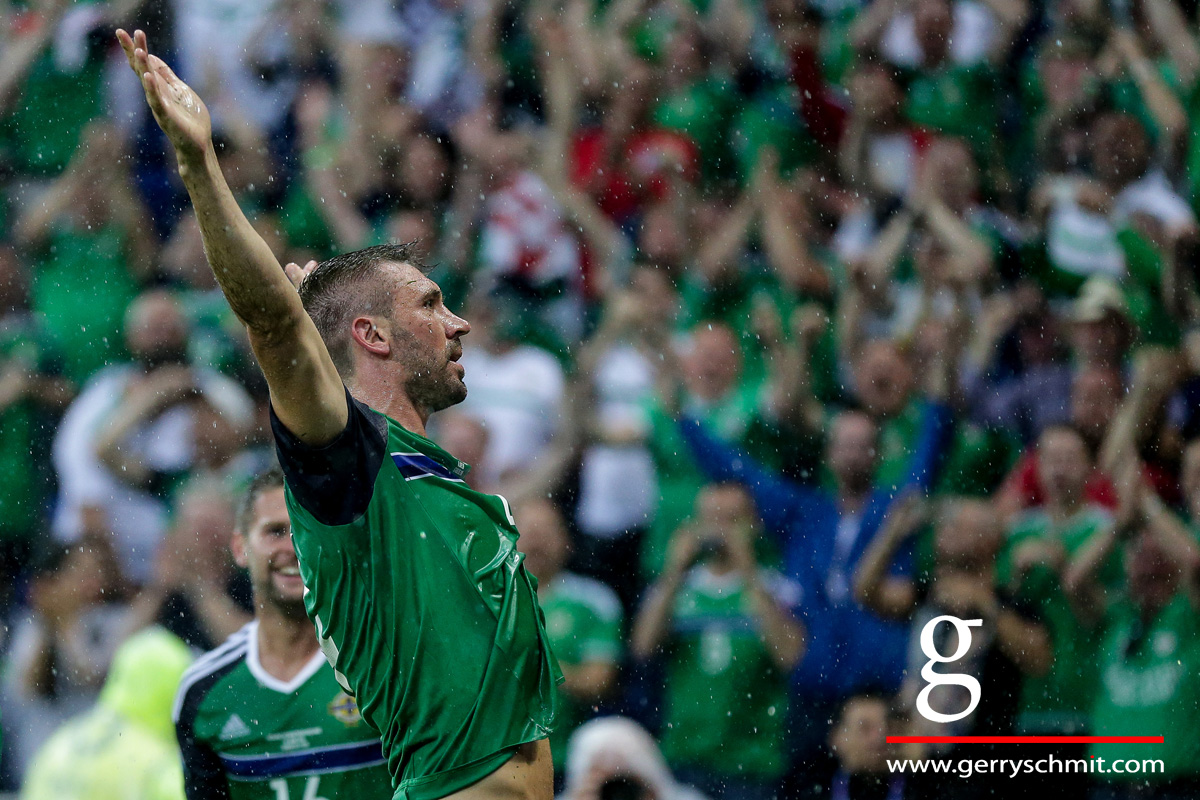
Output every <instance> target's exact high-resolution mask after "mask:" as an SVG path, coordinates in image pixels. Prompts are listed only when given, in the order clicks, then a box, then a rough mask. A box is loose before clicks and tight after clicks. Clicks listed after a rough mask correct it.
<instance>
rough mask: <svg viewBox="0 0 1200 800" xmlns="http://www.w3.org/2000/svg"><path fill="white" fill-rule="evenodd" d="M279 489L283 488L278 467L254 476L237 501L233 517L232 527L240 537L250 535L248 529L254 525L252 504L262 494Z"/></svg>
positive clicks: (281, 473) (281, 476)
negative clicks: (233, 526)
mask: <svg viewBox="0 0 1200 800" xmlns="http://www.w3.org/2000/svg"><path fill="white" fill-rule="evenodd" d="M281 488H283V471H282V470H280V469H279V467H270V468H269V469H266V470H264V471H262V472H260V473H258V474H257V475H255V476H254V478H253V480H251V481H250V485H249V486H247V487H246V491H245V492H243V493H242V496H241V498H240V499H239V500H238V505H237V512H236V516H235V517H234V525H235V526H236V528H237V532H238V533H240V534H241V535H242V536H248V535H249V534H250V527H251V526H252V525H253V524H254V504H255V502H257V501H258V498H259V497H261V496H262V494H263V492H266V491H269V490H271V489H281Z"/></svg>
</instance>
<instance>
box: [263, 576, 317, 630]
mask: <svg viewBox="0 0 1200 800" xmlns="http://www.w3.org/2000/svg"><path fill="white" fill-rule="evenodd" d="M257 588H258V592H259V597H263V598H265V599H266V601H267V602H268V603H270V604H271V605H272V606H274V607H275V609H276V610H277V611H278V612H279V613H280V615H281V616H283V617H284V618H285V619H290V620H296V621H299V620H302V619H307V618H308V611H307V610H306V609H305V608H304V598H303V597H289V596H287V595H284V594H282V593H281V592H279V590H277V589H276V588H275V582H274V581H272V580H269V579H268V581H267V585H266V586H262V587H257Z"/></svg>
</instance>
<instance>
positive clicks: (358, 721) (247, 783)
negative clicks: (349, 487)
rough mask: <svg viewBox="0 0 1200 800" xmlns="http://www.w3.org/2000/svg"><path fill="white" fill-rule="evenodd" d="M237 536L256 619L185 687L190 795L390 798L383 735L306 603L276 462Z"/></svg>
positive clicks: (267, 799) (254, 799) (182, 717)
mask: <svg viewBox="0 0 1200 800" xmlns="http://www.w3.org/2000/svg"><path fill="white" fill-rule="evenodd" d="M232 544H233V555H234V559H235V560H236V561H237V563H238V564H239V565H240V566H242V567H246V568H247V569H248V570H249V571H250V582H251V585H252V587H253V591H254V620H253V621H252V622H250V623H249V624H247V625H246V626H245V627H243V628H242V629H241V630H240V631H238V632H237V633H235V634H233V635H232V636H230V637H229V638H228V639H227V640H226V641H225V643H224V644H223V645H221V646H220V647H218V648H217V649H215V650H213V651H212V652H210V653H208V654H207V655H205V656H203V657H202V658H201V659H200V660H199V661H197V662H196V663H195V664H194V665H193V666H192V668H191V669H189V670H188V671H187V673H186V674H185V675H184V677H183V682H182V684H181V685H180V689H179V696H178V698H177V700H176V702H175V729H176V733H177V735H178V737H179V746H180V749H181V750H182V753H183V772H184V789H185V791H186V793H187V797H188V800H201V798H203V800H219V799H220V798H230V800H242V799H243V798H244V800H312V798H317V797H325V798H335V797H338V798H340V797H353V798H364V800H376V799H379V798H386V797H388V796H389V795H390V794H391V777H390V776H389V775H388V771H387V767H386V766H385V759H384V757H383V749H382V747H381V745H380V743H379V739H378V737H377V736H376V735H375V733H374V732H373V731H372V730H371V729H370V728H369V727H367V725H366V724H365V723H364V722H363V721H362V716H361V715H360V714H359V711H358V706H357V705H356V704H355V702H354V699H353V698H351V697H349V696H348V695H347V694H346V693H345V692H344V691H342V687H341V686H339V685H338V682H337V680H336V679H335V678H334V676H333V668H332V667H330V666H329V663H328V662H327V661H326V660H325V657H324V655H322V654H321V650H320V648H319V647H318V645H317V637H316V635H315V634H314V633H313V627H312V623H311V622H309V621H308V616H307V614H306V613H305V611H304V585H303V584H302V583H301V582H300V570H299V567H298V565H297V563H296V554H295V551H294V550H293V548H292V536H291V524H290V522H289V521H288V515H287V507H286V505H285V503H284V499H283V474H282V473H281V472H279V471H278V470H270V471H268V472H264V473H263V474H261V475H259V476H258V477H257V478H255V479H254V481H253V482H252V483H251V484H250V487H249V489H247V491H246V494H245V495H244V496H243V498H242V500H241V503H240V505H239V507H238V514H237V529H236V531H235V533H234V536H233V542H232Z"/></svg>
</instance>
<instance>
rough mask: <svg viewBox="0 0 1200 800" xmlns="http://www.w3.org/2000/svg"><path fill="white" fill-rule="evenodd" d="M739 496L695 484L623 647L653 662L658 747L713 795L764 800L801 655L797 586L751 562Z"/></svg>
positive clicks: (747, 502)
mask: <svg viewBox="0 0 1200 800" xmlns="http://www.w3.org/2000/svg"><path fill="white" fill-rule="evenodd" d="M758 527H759V522H758V519H757V516H756V512H755V510H754V507H753V503H752V501H751V499H750V496H749V494H748V493H747V491H746V489H744V488H742V487H741V486H738V485H734V484H715V485H711V486H708V487H706V488H705V489H704V490H703V491H702V492H701V493H700V495H699V497H698V498H697V500H696V515H695V519H694V520H693V522H692V523H691V524H690V525H687V526H685V527H682V528H680V529H679V530H678V531H677V532H676V534H675V536H674V538H673V539H672V541H671V548H670V553H669V555H668V558H667V566H666V568H665V570H664V571H663V574H662V577H661V578H659V580H658V581H657V582H656V583H655V584H654V586H653V587H652V588H651V589H650V590H649V592H648V594H647V597H646V600H645V601H644V603H643V604H642V607H641V609H640V611H639V612H638V615H637V619H636V621H635V623H634V629H633V637H632V645H631V647H632V651H633V655H634V657H635V658H637V659H639V660H643V661H644V660H647V659H649V658H650V657H652V656H654V655H656V654H658V653H660V652H661V653H663V654H664V655H665V661H666V670H667V680H666V687H665V707H666V708H665V722H666V729H665V735H664V738H663V750H664V752H665V754H666V756H667V760H668V762H670V764H671V765H672V767H673V768H674V769H675V770H676V771H677V772H679V773H680V774H681V775H682V776H683V777H684V779H685V780H687V781H688V782H690V783H692V784H693V785H695V786H697V787H699V788H701V789H702V790H704V791H705V792H706V793H708V794H710V795H711V796H712V797H714V798H717V800H734V798H738V799H739V800H741V799H745V800H765V799H766V798H772V797H774V796H775V795H776V788H777V787H776V784H777V782H778V781H779V779H780V778H781V777H782V776H783V773H784V770H785V769H786V767H787V763H786V759H785V754H784V727H783V720H784V718H785V717H786V712H787V684H788V675H789V673H790V672H791V670H792V668H794V667H795V666H796V664H797V663H799V660H800V657H801V654H802V653H803V650H804V632H803V628H802V627H801V625H800V623H799V622H798V621H797V619H796V618H795V616H794V615H793V613H792V610H791V609H793V608H795V607H796V606H797V605H798V603H799V600H800V597H799V595H800V589H799V587H798V586H797V585H796V584H794V583H792V582H791V581H789V580H787V579H785V578H784V577H783V576H781V575H779V574H778V573H775V572H773V571H770V570H767V569H764V568H763V567H762V566H760V564H759V562H758V559H757V557H756V556H755V553H754V542H755V538H756V536H757V531H758Z"/></svg>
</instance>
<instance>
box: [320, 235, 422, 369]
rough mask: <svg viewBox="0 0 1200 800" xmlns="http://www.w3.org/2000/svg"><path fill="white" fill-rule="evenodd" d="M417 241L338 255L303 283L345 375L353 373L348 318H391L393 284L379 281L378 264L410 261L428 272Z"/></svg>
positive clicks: (332, 354)
mask: <svg viewBox="0 0 1200 800" xmlns="http://www.w3.org/2000/svg"><path fill="white" fill-rule="evenodd" d="M416 244H417V243H416V242H408V243H405V244H380V245H375V246H374V247H368V248H365V249H363V250H355V251H353V252H350V253H343V254H341V255H340V256H334V257H333V258H331V259H328V260H326V261H322V262H321V263H320V264H318V265H317V266H316V268H315V269H314V270H313V271H312V272H310V273H309V274H308V277H306V278H305V279H304V281H303V282H302V283H301V284H300V302H302V303H303V304H304V310H305V311H307V312H308V316H309V317H311V318H312V321H313V323H314V324H315V325H316V326H317V332H318V333H320V334H321V339H322V341H324V342H325V348H326V349H327V350H328V351H329V357H330V358H332V359H333V365H334V366H335V367H337V371H338V374H339V375H341V376H342V378H343V379H345V378H349V377H351V376H352V375H353V374H354V359H353V358H352V357H351V352H352V349H351V346H350V343H351V339H350V322H351V321H352V320H353V319H354V318H355V317H357V316H359V315H361V314H377V315H380V316H382V317H384V318H390V317H389V315H390V314H391V311H392V300H393V296H392V291H393V289H394V288H395V287H394V286H393V285H392V284H391V282H389V281H386V280H382V279H381V275H380V267H381V266H382V265H384V264H392V263H395V264H408V265H410V266H413V267H415V268H417V269H418V270H420V271H421V272H422V273H424V274H429V271H430V267H428V266H426V265H425V264H423V263H422V262H421V260H420V257H419V256H418V255H417V252H416V247H415V245H416Z"/></svg>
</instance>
